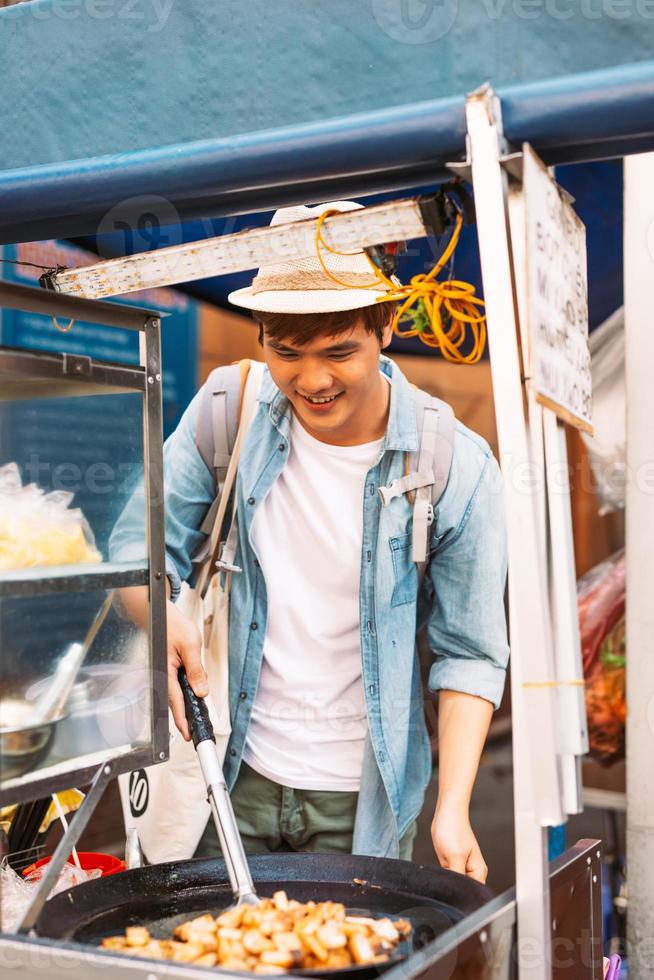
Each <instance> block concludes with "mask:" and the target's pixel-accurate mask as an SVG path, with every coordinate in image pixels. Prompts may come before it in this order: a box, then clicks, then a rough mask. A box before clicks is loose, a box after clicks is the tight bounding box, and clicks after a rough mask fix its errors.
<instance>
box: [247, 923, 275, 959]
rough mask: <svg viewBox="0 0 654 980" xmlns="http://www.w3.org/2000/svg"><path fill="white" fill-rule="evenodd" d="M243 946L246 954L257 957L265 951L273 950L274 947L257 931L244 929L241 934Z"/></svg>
mask: <svg viewBox="0 0 654 980" xmlns="http://www.w3.org/2000/svg"><path fill="white" fill-rule="evenodd" d="M242 942H243V946H244V948H245V951H246V952H247V953H253V954H254V955H255V956H258V955H259V954H260V953H263V952H265V950H267V949H274V948H275V945H274V943H272V942H271V941H270V939H268V938H267V937H266V936H264V934H263V933H262V932H260V931H259V929H246V930H245V931H244V932H243V939H242Z"/></svg>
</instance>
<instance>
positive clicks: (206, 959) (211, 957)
mask: <svg viewBox="0 0 654 980" xmlns="http://www.w3.org/2000/svg"><path fill="white" fill-rule="evenodd" d="M217 962H218V954H217V953H203V954H202V956H198V958H197V960H193V966H215V965H216V963H217Z"/></svg>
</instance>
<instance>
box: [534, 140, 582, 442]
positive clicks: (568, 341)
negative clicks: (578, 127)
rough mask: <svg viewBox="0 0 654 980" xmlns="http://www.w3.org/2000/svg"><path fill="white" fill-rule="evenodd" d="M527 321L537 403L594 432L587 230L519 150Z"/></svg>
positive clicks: (537, 162) (541, 167)
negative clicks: (525, 234)
mask: <svg viewBox="0 0 654 980" xmlns="http://www.w3.org/2000/svg"><path fill="white" fill-rule="evenodd" d="M523 153H524V158H523V159H524V163H523V176H522V179H523V190H524V196H525V212H526V226H527V310H528V313H527V317H528V325H529V336H530V352H529V354H530V365H531V372H530V373H531V377H532V381H533V385H534V389H535V391H536V398H537V399H538V401H539V402H540V403H541V404H542V405H545V406H546V407H547V408H550V409H552V411H553V412H555V413H556V414H557V415H558V416H559V418H561V419H563V421H565V422H569V423H570V424H571V425H574V426H576V427H577V428H578V429H583V430H584V431H585V432H590V433H591V434H592V431H593V419H592V382H591V371H590V350H589V348H588V283H587V274H586V229H585V228H584V225H583V224H582V222H581V221H580V220H579V218H578V217H577V215H576V214H575V212H574V209H573V208H572V205H571V204H570V202H569V201H568V200H567V198H566V195H565V192H564V191H563V190H562V189H561V188H560V187H559V185H558V184H557V183H556V181H555V180H554V178H553V177H552V176H551V175H550V174H549V173H548V171H547V167H546V166H545V164H544V163H543V162H542V160H541V159H540V157H538V156H537V154H536V153H534V151H533V150H532V148H531V147H530V146H529V145H528V144H527V143H525V144H524V146H523Z"/></svg>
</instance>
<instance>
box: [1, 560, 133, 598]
mask: <svg viewBox="0 0 654 980" xmlns="http://www.w3.org/2000/svg"><path fill="white" fill-rule="evenodd" d="M148 581H149V565H148V562H147V561H146V560H143V561H124V562H100V563H98V564H85V565H46V566H43V565H40V566H37V567H33V568H17V569H10V570H8V571H1V572H0V598H5V597H8V596H23V595H25V596H27V595H29V596H35V595H47V594H48V593H54V592H93V591H95V590H97V589H117V588H127V587H128V586H132V585H147V584H148Z"/></svg>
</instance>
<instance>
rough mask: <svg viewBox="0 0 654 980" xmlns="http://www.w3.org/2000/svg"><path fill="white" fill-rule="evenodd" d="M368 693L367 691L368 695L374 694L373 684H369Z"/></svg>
mask: <svg viewBox="0 0 654 980" xmlns="http://www.w3.org/2000/svg"><path fill="white" fill-rule="evenodd" d="M368 691H369V693H370V694H374V693H375V685H374V684H371V685H370V687H369V688H368Z"/></svg>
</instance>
